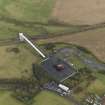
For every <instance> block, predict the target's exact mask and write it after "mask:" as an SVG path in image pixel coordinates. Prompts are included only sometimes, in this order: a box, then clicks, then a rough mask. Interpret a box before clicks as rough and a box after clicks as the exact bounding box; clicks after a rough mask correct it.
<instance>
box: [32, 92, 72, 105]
mask: <svg viewBox="0 0 105 105" xmlns="http://www.w3.org/2000/svg"><path fill="white" fill-rule="evenodd" d="M33 105H74V104H73V103H72V102H70V101H68V100H65V99H64V98H63V97H60V96H58V95H56V94H54V93H52V92H47V91H42V92H41V93H40V94H39V95H38V96H37V97H36V98H35V104H33Z"/></svg>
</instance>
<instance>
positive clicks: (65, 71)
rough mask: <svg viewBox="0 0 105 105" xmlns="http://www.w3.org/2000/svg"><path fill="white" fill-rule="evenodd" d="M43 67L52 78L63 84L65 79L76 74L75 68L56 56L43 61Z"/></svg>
mask: <svg viewBox="0 0 105 105" xmlns="http://www.w3.org/2000/svg"><path fill="white" fill-rule="evenodd" d="M42 66H43V68H44V70H45V71H47V72H48V74H49V75H50V76H52V77H53V78H54V79H55V80H57V81H60V82H63V81H64V80H65V79H67V78H69V77H71V76H72V75H74V74H75V70H74V68H73V67H71V66H70V65H69V64H68V63H67V62H65V61H63V60H61V59H60V58H57V57H55V56H50V57H49V58H48V59H46V60H45V61H43V62H42Z"/></svg>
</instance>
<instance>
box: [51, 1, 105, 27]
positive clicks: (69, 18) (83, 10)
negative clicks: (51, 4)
mask: <svg viewBox="0 0 105 105" xmlns="http://www.w3.org/2000/svg"><path fill="white" fill-rule="evenodd" d="M52 17H54V18H55V19H57V20H59V21H63V22H66V23H70V24H79V25H84V24H88V25H93V24H97V23H101V22H105V0H66V1H65V0H57V2H56V5H55V8H54V11H53V14H52Z"/></svg>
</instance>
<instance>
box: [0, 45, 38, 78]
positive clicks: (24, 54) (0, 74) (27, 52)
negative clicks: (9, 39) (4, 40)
mask: <svg viewBox="0 0 105 105" xmlns="http://www.w3.org/2000/svg"><path fill="white" fill-rule="evenodd" d="M15 50H16V51H17V52H16V51H15ZM0 59H1V61H0V78H21V77H24V76H30V75H32V64H33V63H36V62H38V61H39V60H40V57H38V55H37V54H36V52H35V51H33V49H31V48H30V47H28V46H27V45H26V46H25V45H24V44H19V45H12V46H1V47H0Z"/></svg>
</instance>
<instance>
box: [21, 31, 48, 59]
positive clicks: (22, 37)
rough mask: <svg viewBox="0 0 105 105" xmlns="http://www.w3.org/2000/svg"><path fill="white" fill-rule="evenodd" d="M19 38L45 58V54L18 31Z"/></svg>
mask: <svg viewBox="0 0 105 105" xmlns="http://www.w3.org/2000/svg"><path fill="white" fill-rule="evenodd" d="M19 39H20V41H24V40H25V41H26V42H28V44H30V45H31V46H32V47H33V48H34V49H35V50H36V51H37V52H38V53H39V54H40V55H41V56H42V57H43V58H46V56H45V55H44V54H43V53H42V52H41V51H40V50H39V49H38V48H37V47H36V46H35V45H34V44H33V43H32V42H31V41H30V40H29V39H28V38H27V37H26V36H25V35H24V34H23V33H19Z"/></svg>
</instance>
